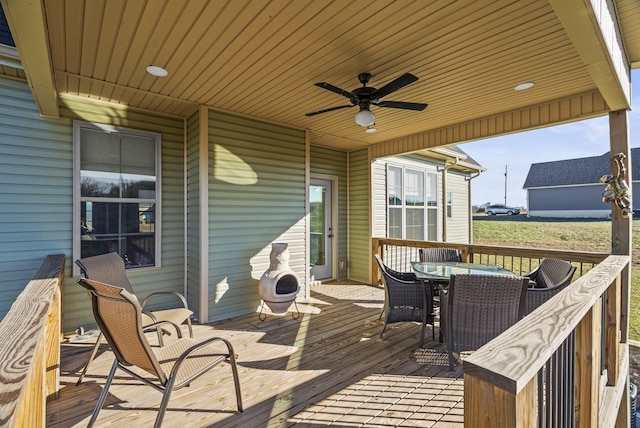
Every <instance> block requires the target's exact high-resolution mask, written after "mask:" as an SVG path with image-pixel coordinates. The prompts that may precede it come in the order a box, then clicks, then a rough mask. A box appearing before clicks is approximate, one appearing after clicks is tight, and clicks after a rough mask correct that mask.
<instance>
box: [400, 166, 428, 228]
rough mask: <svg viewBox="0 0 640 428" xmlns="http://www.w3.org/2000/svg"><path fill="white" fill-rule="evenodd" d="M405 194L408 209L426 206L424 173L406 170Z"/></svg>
mask: <svg viewBox="0 0 640 428" xmlns="http://www.w3.org/2000/svg"><path fill="white" fill-rule="evenodd" d="M404 194H405V200H406V205H407V206H408V207H410V206H413V207H423V206H424V172H422V171H411V170H406V172H405V186H404ZM407 221H408V220H407Z"/></svg>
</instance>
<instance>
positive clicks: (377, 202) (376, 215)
mask: <svg viewBox="0 0 640 428" xmlns="http://www.w3.org/2000/svg"><path fill="white" fill-rule="evenodd" d="M371 168H372V169H373V174H372V198H373V201H372V206H373V223H372V225H371V228H372V231H371V233H372V235H373V236H375V237H383V238H384V237H386V236H387V161H386V160H381V159H378V160H375V161H374V162H373V164H372V165H371Z"/></svg>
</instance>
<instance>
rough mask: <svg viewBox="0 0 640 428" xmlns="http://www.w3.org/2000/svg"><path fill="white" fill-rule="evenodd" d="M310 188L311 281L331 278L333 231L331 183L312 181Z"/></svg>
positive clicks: (327, 181) (328, 181)
mask: <svg viewBox="0 0 640 428" xmlns="http://www.w3.org/2000/svg"><path fill="white" fill-rule="evenodd" d="M310 183H311V184H310V186H309V210H310V216H309V219H310V222H311V224H310V234H311V236H309V242H310V258H309V260H310V263H311V280H312V281H314V280H320V279H327V278H331V276H332V272H333V265H332V259H333V254H332V248H333V231H332V219H331V212H332V207H331V181H330V180H316V179H312V180H311V181H310Z"/></svg>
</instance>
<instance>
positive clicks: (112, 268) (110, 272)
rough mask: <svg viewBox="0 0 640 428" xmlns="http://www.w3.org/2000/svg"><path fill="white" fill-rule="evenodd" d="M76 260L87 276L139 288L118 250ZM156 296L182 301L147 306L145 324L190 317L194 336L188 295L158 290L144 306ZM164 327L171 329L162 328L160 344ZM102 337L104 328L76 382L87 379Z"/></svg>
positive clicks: (187, 320) (126, 287) (177, 323)
mask: <svg viewBox="0 0 640 428" xmlns="http://www.w3.org/2000/svg"><path fill="white" fill-rule="evenodd" d="M75 263H76V264H77V265H78V266H79V267H80V270H81V271H82V274H83V275H84V277H85V278H89V279H92V280H95V281H100V282H104V283H106V284H113V285H115V286H117V287H121V288H124V289H125V290H127V291H128V292H129V293H131V294H133V295H135V292H134V291H133V287H132V286H131V283H130V282H129V279H128V278H127V274H126V270H125V266H124V261H123V260H122V257H120V255H119V254H118V253H115V252H113V253H106V254H100V255H98V256H91V257H85V258H83V259H79V260H76V262H75ZM155 296H172V297H174V298H176V299H177V300H178V301H179V306H177V307H175V308H173V309H165V310H158V311H145V310H143V311H142V323H143V325H145V326H146V325H150V324H153V323H155V322H158V321H169V322H172V323H174V324H176V325H180V324H182V323H184V322H185V321H186V322H187V326H188V328H189V337H193V329H192V327H191V315H193V311H191V310H190V309H189V308H188V307H187V300H186V299H185V298H184V296H182V295H181V294H180V293H176V292H173V291H159V292H155V293H152V294H150V295H148V296H147V297H145V299H144V300H143V301H142V308H144V307H145V305H146V304H147V302H148V301H149V299H150V298H151V297H155ZM163 331H165V332H166V331H167V330H166V329H165V330H162V329H158V342H159V343H160V346H162V345H163V344H164V343H163V340H162V334H163ZM101 341H102V332H100V334H99V335H98V338H97V340H96V344H95V345H94V347H93V350H92V351H91V355H89V359H88V361H87V364H85V366H84V368H83V369H82V373H81V374H80V377H78V381H77V382H76V385H80V383H81V382H82V379H84V376H85V374H86V373H87V370H88V369H89V365H90V364H91V362H92V361H93V359H94V358H95V356H96V354H97V352H98V348H99V347H100V342H101Z"/></svg>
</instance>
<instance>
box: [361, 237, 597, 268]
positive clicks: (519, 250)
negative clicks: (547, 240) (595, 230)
mask: <svg viewBox="0 0 640 428" xmlns="http://www.w3.org/2000/svg"><path fill="white" fill-rule="evenodd" d="M373 243H374V246H376V245H396V246H402V247H411V248H433V247H437V248H445V247H446V248H457V249H459V250H460V251H466V252H472V253H476V254H490V255H497V256H505V257H526V258H532V259H536V258H537V259H542V258H544V257H551V256H553V257H556V258H560V259H565V260H570V261H574V262H582V263H600V262H602V261H603V260H604V259H606V258H607V256H609V255H610V253H604V252H591V251H566V250H554V249H551V248H549V249H542V248H526V247H504V246H499V245H475V244H456V243H452V242H439V241H416V240H406V239H391V238H373Z"/></svg>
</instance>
